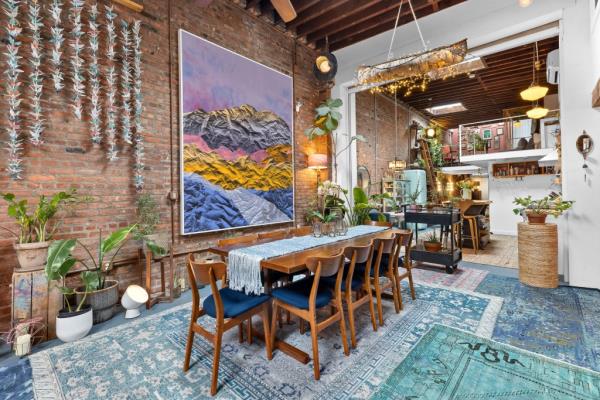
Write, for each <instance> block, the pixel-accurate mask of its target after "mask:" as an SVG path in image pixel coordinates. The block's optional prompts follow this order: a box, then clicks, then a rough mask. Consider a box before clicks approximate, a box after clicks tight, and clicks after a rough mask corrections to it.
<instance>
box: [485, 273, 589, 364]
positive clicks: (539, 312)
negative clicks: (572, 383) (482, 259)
mask: <svg viewBox="0 0 600 400" xmlns="http://www.w3.org/2000/svg"><path fill="white" fill-rule="evenodd" d="M477 291H478V292H481V293H485V294H489V295H492V296H501V297H503V298H504V305H503V306H502V311H501V312H500V315H499V316H498V321H497V324H496V327H495V329H494V335H493V339H494V340H498V341H500V342H502V343H508V344H511V345H513V346H517V347H520V348H523V349H527V350H529V351H533V352H534V353H540V354H544V355H546V356H548V357H552V358H557V359H559V360H562V361H566V362H569V363H572V364H576V365H580V366H582V367H586V368H590V369H593V370H595V371H600V318H599V317H598V310H600V291H598V290H595V289H581V288H575V287H569V286H560V287H558V288H556V289H540V288H534V287H530V286H526V285H523V284H522V283H520V282H519V280H518V279H514V278H508V277H503V276H499V275H494V274H489V275H487V276H486V277H485V279H484V280H483V282H482V283H481V284H480V285H479V286H478V287H477Z"/></svg>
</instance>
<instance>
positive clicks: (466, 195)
mask: <svg viewBox="0 0 600 400" xmlns="http://www.w3.org/2000/svg"><path fill="white" fill-rule="evenodd" d="M456 186H458V188H459V189H460V193H461V195H462V198H463V200H471V199H472V198H473V188H474V187H475V182H473V181H472V180H470V179H465V180H463V181H460V182H458V183H457V184H456Z"/></svg>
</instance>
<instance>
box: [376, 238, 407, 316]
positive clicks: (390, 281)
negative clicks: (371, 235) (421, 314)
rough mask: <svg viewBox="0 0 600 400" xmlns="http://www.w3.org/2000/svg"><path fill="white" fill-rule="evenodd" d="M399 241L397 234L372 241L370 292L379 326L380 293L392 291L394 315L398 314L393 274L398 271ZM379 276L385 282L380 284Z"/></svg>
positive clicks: (394, 276) (381, 314)
mask: <svg viewBox="0 0 600 400" xmlns="http://www.w3.org/2000/svg"><path fill="white" fill-rule="evenodd" d="M399 240H400V237H399V236H398V235H397V234H393V235H392V236H391V237H389V238H377V239H374V240H373V248H374V251H375V254H374V257H375V262H374V263H373V268H372V272H371V290H372V291H374V292H375V297H376V299H377V315H378V317H379V325H382V326H383V306H382V303H381V298H382V296H381V293H383V292H384V291H385V290H387V289H392V296H393V300H394V308H395V309H396V314H397V313H399V312H400V302H399V296H398V291H397V286H396V274H397V272H394V271H395V270H397V269H398V257H399V251H400V245H399ZM381 276H383V277H385V278H387V281H385V282H384V283H382V282H381V280H380V279H379V278H380V277H381Z"/></svg>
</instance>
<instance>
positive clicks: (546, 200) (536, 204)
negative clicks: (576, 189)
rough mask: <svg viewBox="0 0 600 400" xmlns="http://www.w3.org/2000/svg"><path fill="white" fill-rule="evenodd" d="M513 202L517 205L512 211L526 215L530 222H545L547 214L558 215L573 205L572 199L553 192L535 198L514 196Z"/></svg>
mask: <svg viewBox="0 0 600 400" xmlns="http://www.w3.org/2000/svg"><path fill="white" fill-rule="evenodd" d="M513 203H514V204H516V205H517V206H519V207H516V208H514V209H513V213H515V215H521V216H523V217H524V218H525V217H527V222H528V223H530V224H545V223H546V217H547V216H548V215H552V216H554V217H559V216H561V215H562V214H563V213H564V212H565V211H567V210H568V209H569V208H571V207H572V206H573V201H566V200H563V199H562V197H561V196H560V195H558V194H555V193H552V194H550V195H548V196H545V197H543V198H541V199H537V200H534V199H532V198H531V196H527V197H515V199H514V200H513Z"/></svg>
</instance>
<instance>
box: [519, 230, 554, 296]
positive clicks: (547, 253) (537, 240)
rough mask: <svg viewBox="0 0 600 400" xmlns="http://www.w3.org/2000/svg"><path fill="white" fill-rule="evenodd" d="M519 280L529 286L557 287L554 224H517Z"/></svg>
mask: <svg viewBox="0 0 600 400" xmlns="http://www.w3.org/2000/svg"><path fill="white" fill-rule="evenodd" d="M518 240H519V245H518V250H519V280H520V281H521V282H522V283H524V284H526V285H529V286H533V287H540V288H555V287H557V286H558V228H557V226H556V224H537V223H536V224H534V223H531V221H530V222H529V223H524V222H521V223H519V226H518Z"/></svg>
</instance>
